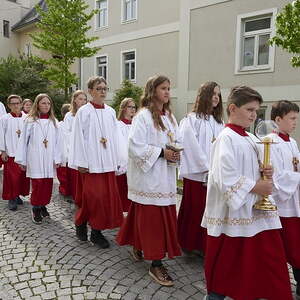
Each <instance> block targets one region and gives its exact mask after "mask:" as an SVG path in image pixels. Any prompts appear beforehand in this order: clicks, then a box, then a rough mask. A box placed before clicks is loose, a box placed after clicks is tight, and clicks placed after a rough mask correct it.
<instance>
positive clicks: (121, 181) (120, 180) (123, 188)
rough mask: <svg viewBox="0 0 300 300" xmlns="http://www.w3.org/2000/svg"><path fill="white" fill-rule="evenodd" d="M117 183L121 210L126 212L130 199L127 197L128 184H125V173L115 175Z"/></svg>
mask: <svg viewBox="0 0 300 300" xmlns="http://www.w3.org/2000/svg"><path fill="white" fill-rule="evenodd" d="M116 178H117V184H118V188H119V194H120V197H121V201H122V206H123V211H124V212H128V210H129V207H130V204H131V201H130V200H129V199H128V197H127V196H128V185H127V176H126V174H122V175H119V176H116Z"/></svg>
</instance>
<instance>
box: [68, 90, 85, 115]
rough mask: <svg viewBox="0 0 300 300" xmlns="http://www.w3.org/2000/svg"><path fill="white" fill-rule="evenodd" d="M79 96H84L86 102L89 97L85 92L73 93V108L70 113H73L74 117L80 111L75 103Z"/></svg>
mask: <svg viewBox="0 0 300 300" xmlns="http://www.w3.org/2000/svg"><path fill="white" fill-rule="evenodd" d="M79 95H84V96H85V99H86V101H87V95H86V93H85V92H84V91H82V90H78V91H75V92H74V93H73V95H72V99H71V108H70V112H71V114H72V115H73V116H75V115H76V113H77V110H78V107H77V105H76V103H75V100H76V98H77V97H78V96H79Z"/></svg>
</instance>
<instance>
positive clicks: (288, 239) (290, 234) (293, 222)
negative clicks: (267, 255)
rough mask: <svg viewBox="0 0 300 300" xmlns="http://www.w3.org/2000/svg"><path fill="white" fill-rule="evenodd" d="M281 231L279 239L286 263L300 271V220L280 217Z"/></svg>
mask: <svg viewBox="0 0 300 300" xmlns="http://www.w3.org/2000/svg"><path fill="white" fill-rule="evenodd" d="M280 221H281V225H282V229H281V237H282V240H283V245H284V249H285V253H286V258H287V261H288V263H289V264H290V265H291V266H292V267H294V268H297V269H300V250H299V247H300V218H299V217H298V218H297V217H289V218H285V217H280Z"/></svg>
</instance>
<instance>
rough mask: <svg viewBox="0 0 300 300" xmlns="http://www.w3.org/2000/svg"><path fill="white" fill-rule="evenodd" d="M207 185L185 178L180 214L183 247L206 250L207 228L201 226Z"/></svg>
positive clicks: (179, 234) (180, 241)
mask: <svg viewBox="0 0 300 300" xmlns="http://www.w3.org/2000/svg"><path fill="white" fill-rule="evenodd" d="M205 203H206V186H204V185H203V183H202V182H199V181H194V180H190V179H187V178H184V179H183V197H182V201H181V205H180V209H179V214H178V240H179V244H180V246H181V248H182V249H186V250H188V251H192V250H199V251H201V252H203V253H204V252H205V247H206V235H207V233H206V228H203V227H201V226H200V224H201V221H202V217H203V214H204V210H205Z"/></svg>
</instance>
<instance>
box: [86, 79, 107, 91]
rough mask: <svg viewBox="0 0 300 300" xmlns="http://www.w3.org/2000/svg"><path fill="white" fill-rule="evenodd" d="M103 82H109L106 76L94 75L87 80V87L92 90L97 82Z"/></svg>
mask: <svg viewBox="0 0 300 300" xmlns="http://www.w3.org/2000/svg"><path fill="white" fill-rule="evenodd" d="M101 82H103V83H105V85H107V82H106V80H105V78H104V77H102V76H92V77H90V78H89V79H88V81H87V87H88V89H90V90H92V89H93V88H94V86H95V84H99V83H101Z"/></svg>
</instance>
